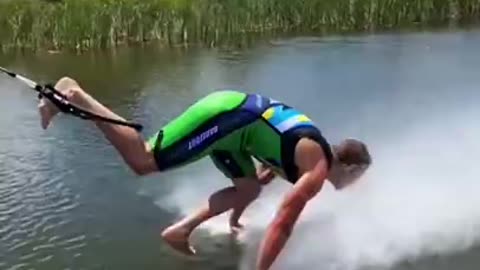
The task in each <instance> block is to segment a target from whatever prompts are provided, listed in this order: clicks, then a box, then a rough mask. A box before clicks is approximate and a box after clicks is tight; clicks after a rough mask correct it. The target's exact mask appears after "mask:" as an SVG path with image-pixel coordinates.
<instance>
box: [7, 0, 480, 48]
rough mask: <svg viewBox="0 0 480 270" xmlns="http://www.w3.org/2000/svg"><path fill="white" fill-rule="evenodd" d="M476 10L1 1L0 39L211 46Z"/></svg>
mask: <svg viewBox="0 0 480 270" xmlns="http://www.w3.org/2000/svg"><path fill="white" fill-rule="evenodd" d="M479 15H480V0H303V1H300V0H289V1H285V0H202V1H193V0H50V1H45V0H43V1H39V0H0V46H1V47H2V48H4V49H6V48H31V49H38V48H49V49H55V50H58V49H76V50H84V49H89V48H107V47H115V46H118V45H120V44H125V43H144V42H148V41H153V40H155V41H159V42H160V43H161V44H166V45H178V44H192V43H200V44H203V45H207V46H217V45H218V44H221V43H237V42H239V41H241V40H242V38H245V37H248V36H249V35H250V34H252V33H256V34H260V35H261V34H265V33H285V32H296V31H316V32H319V31H322V32H323V31H359V30H360V31H372V30H378V29H385V28H393V27H406V26H412V25H421V26H428V25H433V24H435V25H437V24H448V23H461V22H465V21H470V20H474V19H476V18H478V16H479Z"/></svg>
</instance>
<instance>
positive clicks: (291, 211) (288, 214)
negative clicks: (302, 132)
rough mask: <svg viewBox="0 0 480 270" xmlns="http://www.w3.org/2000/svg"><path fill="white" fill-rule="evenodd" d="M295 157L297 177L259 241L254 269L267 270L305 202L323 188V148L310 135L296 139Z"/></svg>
mask: <svg viewBox="0 0 480 270" xmlns="http://www.w3.org/2000/svg"><path fill="white" fill-rule="evenodd" d="M295 161H296V164H297V166H298V168H299V174H300V175H301V177H300V179H299V180H298V181H297V182H296V184H295V185H294V187H293V190H291V191H290V192H289V193H288V194H287V195H286V196H285V198H284V199H283V202H282V204H281V206H280V208H279V210H278V211H277V214H276V216H275V218H274V220H273V221H272V222H271V224H270V226H269V227H268V229H267V232H266V236H265V238H264V239H263V241H262V243H261V245H260V251H259V256H258V261H257V267H256V268H257V270H268V269H269V268H270V267H271V265H272V264H273V262H274V261H275V259H276V258H277V256H278V254H279V253H280V251H281V250H282V249H283V247H284V246H285V244H286V242H287V240H288V238H289V237H290V235H291V233H292V231H293V227H294V225H295V223H296V221H297V220H298V217H299V216H300V214H301V212H302V210H303V209H304V208H305V205H306V204H307V202H308V201H309V200H310V199H311V198H313V197H314V196H315V195H316V194H317V193H318V192H319V191H320V189H321V188H322V185H323V183H324V181H325V179H326V177H327V175H328V164H327V160H326V159H325V156H324V153H323V150H322V149H321V147H320V146H319V145H318V144H316V143H315V142H313V141H311V140H309V139H302V140H300V141H299V143H298V144H297V147H296V151H295Z"/></svg>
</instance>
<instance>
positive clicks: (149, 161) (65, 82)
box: [39, 78, 158, 175]
mask: <svg viewBox="0 0 480 270" xmlns="http://www.w3.org/2000/svg"><path fill="white" fill-rule="evenodd" d="M55 88H56V89H57V90H59V91H60V92H62V93H63V94H65V95H66V96H67V98H68V100H69V101H70V102H71V103H73V104H75V105H77V106H79V107H81V108H83V109H86V110H88V111H91V112H93V113H96V114H99V115H102V116H105V117H109V118H113V119H118V120H125V119H123V118H122V117H120V116H119V115H117V114H115V113H114V112H112V111H111V110H109V109H108V108H107V107H105V106H104V105H102V104H101V103H100V102H98V101H97V100H95V99H94V98H93V97H92V96H90V95H89V94H88V93H86V92H85V91H84V90H83V89H82V88H81V87H80V86H79V85H78V83H77V82H76V81H74V80H72V79H70V78H62V79H60V80H59V81H58V82H57V84H56V85H55ZM39 112H40V116H41V124H42V127H43V128H44V129H46V128H47V127H48V125H49V124H50V122H51V120H52V119H53V117H54V116H55V115H56V114H58V113H59V111H58V109H57V108H56V107H55V105H53V104H52V103H51V102H50V101H48V100H46V99H41V100H40V104H39ZM95 124H96V125H97V127H98V128H99V129H100V130H101V131H102V132H103V134H104V135H105V137H106V138H107V139H108V140H109V141H110V143H111V144H112V145H113V146H114V147H115V148H116V149H117V151H118V152H119V153H120V155H121V156H122V158H123V159H124V160H125V162H126V163H127V164H128V165H129V166H130V168H132V170H133V171H134V172H135V173H137V174H139V175H144V174H148V173H151V172H155V171H158V168H157V165H156V163H155V158H154V156H153V153H152V150H151V149H150V148H149V146H148V145H147V144H146V143H145V141H144V140H143V138H142V137H141V135H140V133H138V132H137V131H136V130H134V129H132V128H129V127H125V126H120V125H115V124H109V123H105V122H100V121H96V122H95Z"/></svg>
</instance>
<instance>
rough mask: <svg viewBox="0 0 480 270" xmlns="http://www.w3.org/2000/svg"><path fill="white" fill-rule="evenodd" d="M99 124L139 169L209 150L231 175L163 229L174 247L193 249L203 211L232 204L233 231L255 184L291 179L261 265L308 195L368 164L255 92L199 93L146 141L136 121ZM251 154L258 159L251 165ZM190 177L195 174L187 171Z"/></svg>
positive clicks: (95, 108) (44, 117)
mask: <svg viewBox="0 0 480 270" xmlns="http://www.w3.org/2000/svg"><path fill="white" fill-rule="evenodd" d="M56 88H57V89H58V90H59V91H61V92H62V93H64V94H65V95H66V96H67V98H68V99H69V101H70V102H71V103H73V104H76V105H78V106H79V107H82V108H84V109H86V110H89V111H91V112H94V113H96V114H99V115H102V116H105V117H109V118H114V119H118V120H124V119H122V118H121V117H120V116H118V115H116V114H115V113H113V112H112V111H110V110H109V109H108V108H106V107H105V106H103V105H102V104H100V103H99V102H98V101H96V100H95V99H94V98H93V97H91V96H90V95H89V94H87V93H86V92H85V91H84V90H83V89H81V87H80V86H79V85H78V84H77V82H75V81H74V80H72V79H69V78H63V79H61V80H59V81H58V83H57V84H56ZM39 112H40V115H41V124H42V127H43V128H44V129H46V128H47V127H48V126H49V124H50V122H51V120H52V118H53V117H54V116H55V115H56V114H57V113H58V112H59V111H58V109H57V108H56V107H55V106H54V105H53V104H52V103H50V102H49V101H48V100H44V99H42V100H41V101H40V104H39ZM95 124H96V125H97V127H98V128H99V129H100V130H101V131H102V132H103V133H104V134H105V136H106V138H107V139H108V140H109V141H110V142H111V144H112V145H113V146H114V147H115V148H116V149H117V151H118V152H119V154H120V155H121V156H122V157H123V159H124V160H125V162H126V163H127V164H128V165H129V166H130V168H131V169H132V170H133V171H134V172H135V173H137V174H138V175H145V174H149V173H153V172H158V171H160V172H161V171H166V170H169V169H173V168H178V167H180V166H184V165H186V164H189V163H191V162H194V161H196V160H198V159H201V158H203V157H205V156H209V157H210V158H211V159H212V160H213V162H214V164H215V166H216V167H217V168H218V169H219V170H220V171H222V172H223V173H224V174H225V175H226V177H228V178H230V179H231V180H232V182H233V184H234V185H233V186H232V187H228V188H225V189H222V190H219V191H217V192H216V193H214V194H212V195H211V196H210V198H209V200H208V202H207V203H206V204H205V205H204V206H203V207H201V208H200V209H199V210H198V211H197V212H195V213H193V214H192V215H189V216H187V217H185V218H184V219H183V220H181V221H179V222H177V223H176V224H173V225H172V226H170V227H169V228H167V229H166V230H164V231H163V232H162V237H163V239H164V240H165V241H166V242H167V243H168V244H169V245H170V246H171V247H172V248H174V249H176V250H177V251H180V252H183V253H184V254H187V255H193V254H194V253H195V252H194V250H193V248H192V247H191V246H190V245H189V241H188V239H189V236H190V234H191V233H192V231H193V230H194V229H195V228H196V227H197V226H199V225H200V224H201V223H203V222H205V221H206V220H208V219H209V218H212V217H214V216H217V215H219V214H221V213H224V212H225V211H228V210H232V212H231V216H230V227H231V229H232V231H234V232H235V231H238V230H240V229H241V228H242V225H241V224H240V223H239V219H240V216H241V215H242V213H243V211H244V210H245V209H246V208H247V206H248V205H249V204H250V203H251V202H252V201H253V200H255V199H256V198H257V196H258V195H259V193H260V190H261V185H264V184H268V183H269V182H270V181H271V180H272V179H273V177H274V175H279V176H281V177H282V178H284V179H286V180H287V181H289V182H291V183H292V184H293V188H292V189H291V190H290V191H289V192H288V194H286V195H285V197H284V199H283V202H282V203H281V205H280V207H279V209H278V212H277V214H276V216H275V218H274V220H273V221H272V222H271V223H270V225H269V226H268V229H267V232H266V235H265V238H264V239H263V241H262V243H261V246H260V250H259V256H258V261H257V269H259V270H266V269H269V268H270V266H271V265H272V264H273V262H274V260H275V259H276V257H277V256H278V254H279V253H280V251H281V250H282V248H283V247H284V245H285V243H286V241H287V239H288V238H289V236H290V234H291V233H292V230H293V227H294V224H295V222H296V221H297V219H298V217H299V216H300V214H301V212H302V210H303V208H304V207H305V206H306V204H307V202H308V201H309V200H310V199H311V198H313V197H314V196H315V195H316V194H317V193H318V192H319V191H320V189H321V188H322V185H323V184H324V182H325V180H327V179H328V180H329V181H330V182H331V184H333V186H334V187H335V188H336V189H342V188H343V187H346V186H348V185H349V184H351V183H352V182H354V181H355V180H356V179H358V178H359V177H360V176H361V175H362V174H363V173H364V172H365V170H366V169H367V168H368V167H369V165H370V164H371V157H370V154H369V152H368V150H367V147H366V146H365V145H364V144H363V143H362V142H360V141H357V140H353V139H348V140H345V141H343V142H342V143H340V144H339V145H336V146H330V145H329V143H328V142H327V141H326V140H325V138H324V137H323V136H322V134H321V132H320V131H319V130H318V128H317V127H316V126H315V125H314V123H313V122H312V121H311V120H310V119H309V118H308V117H307V116H305V115H303V114H302V113H300V112H299V111H297V110H295V109H294V108H291V107H289V106H287V105H285V104H283V103H281V102H278V101H275V100H272V99H270V98H266V97H263V96H260V95H250V94H244V93H240V92H236V91H218V92H214V93H212V94H210V95H207V96H206V97H204V98H202V99H200V100H199V101H197V102H196V103H195V104H193V105H192V106H190V107H189V108H188V109H187V110H186V111H185V112H184V113H182V114H181V115H180V116H178V117H177V118H176V119H174V120H172V121H171V122H170V123H168V124H167V125H166V126H164V127H163V128H162V129H161V130H160V131H159V132H157V133H156V134H155V135H154V136H153V137H151V138H150V139H149V140H147V141H146V142H145V141H144V140H143V139H142V137H141V135H140V134H139V133H138V132H136V131H135V130H134V129H132V128H129V127H125V126H119V125H114V124H110V123H105V122H95ZM252 157H254V158H255V159H257V160H258V161H259V162H260V163H261V164H263V165H262V166H260V168H259V169H258V170H256V169H255V166H254V163H253V160H252ZM192 181H196V180H194V179H192Z"/></svg>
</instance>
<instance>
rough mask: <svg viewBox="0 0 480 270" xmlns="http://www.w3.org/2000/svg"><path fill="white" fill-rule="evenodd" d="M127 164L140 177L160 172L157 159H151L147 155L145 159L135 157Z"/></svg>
mask: <svg viewBox="0 0 480 270" xmlns="http://www.w3.org/2000/svg"><path fill="white" fill-rule="evenodd" d="M127 163H128V165H129V166H130V168H131V169H132V171H133V172H134V173H135V174H136V175H138V176H144V175H147V174H150V173H153V172H157V171H158V166H157V163H156V162H155V159H154V158H153V157H150V156H149V155H148V154H147V155H145V156H144V158H138V157H134V158H133V159H132V160H129V161H128V162H127Z"/></svg>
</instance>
